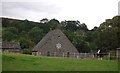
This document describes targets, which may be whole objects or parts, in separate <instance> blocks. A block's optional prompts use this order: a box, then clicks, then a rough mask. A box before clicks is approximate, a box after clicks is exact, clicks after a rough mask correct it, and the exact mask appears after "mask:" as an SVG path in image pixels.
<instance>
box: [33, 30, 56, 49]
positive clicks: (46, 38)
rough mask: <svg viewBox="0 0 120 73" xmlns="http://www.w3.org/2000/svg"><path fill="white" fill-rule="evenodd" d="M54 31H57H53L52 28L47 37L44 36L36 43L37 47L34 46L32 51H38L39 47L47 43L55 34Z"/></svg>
mask: <svg viewBox="0 0 120 73" xmlns="http://www.w3.org/2000/svg"><path fill="white" fill-rule="evenodd" d="M54 32H55V31H52V30H51V31H50V32H48V33H47V34H46V35H45V37H43V39H42V40H41V41H40V42H39V43H38V44H37V45H36V47H35V48H33V50H32V51H38V50H39V48H41V47H42V46H43V45H44V44H45V43H46V41H47V40H49V39H50V37H52V35H53V33H54Z"/></svg>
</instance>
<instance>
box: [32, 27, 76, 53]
mask: <svg viewBox="0 0 120 73" xmlns="http://www.w3.org/2000/svg"><path fill="white" fill-rule="evenodd" d="M55 36H58V37H59V36H61V38H62V37H64V38H63V39H61V40H58V39H56V38H55ZM52 40H54V44H53V45H55V40H58V41H62V44H64V45H65V44H66V43H68V44H66V46H69V47H64V48H66V49H74V50H75V51H77V49H76V48H75V47H74V46H73V44H72V43H71V42H70V41H69V39H68V38H67V37H66V35H65V34H64V33H63V32H62V31H61V30H60V29H55V30H51V31H50V32H48V33H47V34H46V35H45V36H44V37H43V38H42V40H41V41H40V42H39V43H38V44H37V45H36V46H35V48H33V49H32V51H33V52H34V51H39V50H40V49H41V48H43V46H45V44H46V43H47V44H48V41H52ZM52 43H53V42H52ZM49 44H51V43H50V42H49ZM53 45H51V46H52V47H53V48H54V46H53ZM70 46H71V48H70ZM47 47H48V49H50V48H49V46H47Z"/></svg>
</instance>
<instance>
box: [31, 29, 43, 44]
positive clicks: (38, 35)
mask: <svg viewBox="0 0 120 73" xmlns="http://www.w3.org/2000/svg"><path fill="white" fill-rule="evenodd" d="M29 36H30V38H31V39H32V41H34V42H35V43H36V44H37V43H38V42H39V41H40V40H41V39H42V37H43V36H44V33H43V30H42V29H40V28H39V27H34V28H32V30H30V31H29Z"/></svg>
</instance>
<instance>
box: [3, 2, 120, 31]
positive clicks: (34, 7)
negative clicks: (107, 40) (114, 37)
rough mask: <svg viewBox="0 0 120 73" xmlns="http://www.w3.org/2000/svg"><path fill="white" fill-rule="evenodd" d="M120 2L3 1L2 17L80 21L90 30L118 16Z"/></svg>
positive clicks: (37, 20)
mask: <svg viewBox="0 0 120 73" xmlns="http://www.w3.org/2000/svg"><path fill="white" fill-rule="evenodd" d="M118 2H119V0H2V17H12V18H17V19H23V20H24V19H28V20H30V21H36V22H39V20H41V19H42V18H48V19H52V18H56V19H58V20H59V21H62V20H79V21H80V22H81V23H85V24H86V25H87V26H88V28H89V29H92V28H94V26H99V25H100V24H101V23H102V22H104V21H105V19H111V18H112V17H114V16H116V15H118Z"/></svg>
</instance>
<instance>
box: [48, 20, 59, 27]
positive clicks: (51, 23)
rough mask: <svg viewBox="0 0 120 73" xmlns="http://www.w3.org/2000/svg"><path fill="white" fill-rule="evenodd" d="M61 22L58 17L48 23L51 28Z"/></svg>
mask: <svg viewBox="0 0 120 73" xmlns="http://www.w3.org/2000/svg"><path fill="white" fill-rule="evenodd" d="M58 24H59V21H58V20H57V19H51V20H50V21H49V22H48V23H47V25H48V26H49V28H50V29H55V28H56V27H57V25H58Z"/></svg>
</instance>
